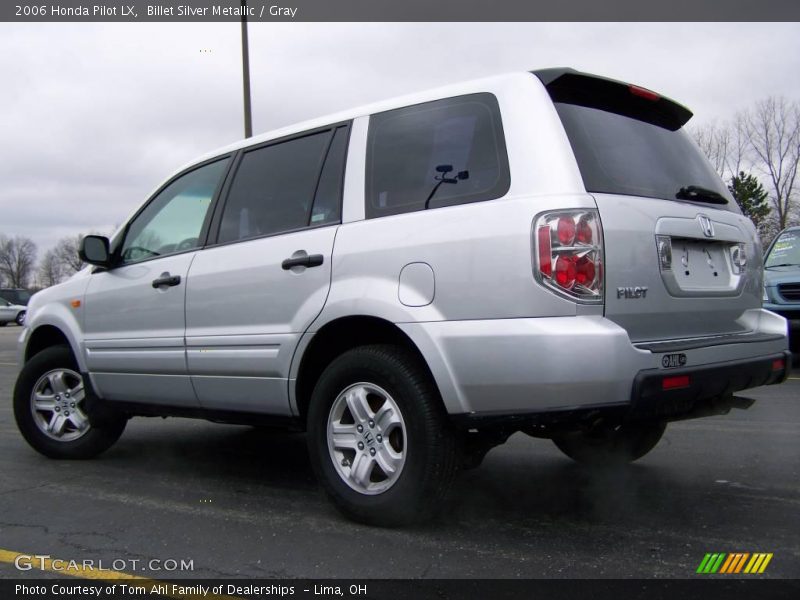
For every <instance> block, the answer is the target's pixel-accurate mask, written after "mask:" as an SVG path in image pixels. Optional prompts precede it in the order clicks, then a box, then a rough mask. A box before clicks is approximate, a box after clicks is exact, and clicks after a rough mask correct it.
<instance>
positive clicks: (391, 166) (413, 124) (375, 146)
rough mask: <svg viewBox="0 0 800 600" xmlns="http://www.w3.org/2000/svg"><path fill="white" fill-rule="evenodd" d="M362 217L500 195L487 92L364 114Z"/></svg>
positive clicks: (502, 185)
mask: <svg viewBox="0 0 800 600" xmlns="http://www.w3.org/2000/svg"><path fill="white" fill-rule="evenodd" d="M367 148H368V150H367V181H366V188H367V194H366V195H367V198H366V207H365V211H366V217H367V218H368V219H369V218H374V217H383V216H388V215H396V214H401V213H407V212H413V211H418V210H424V209H426V208H438V207H442V206H453V205H456V204H465V203H468V202H478V201H481V200H492V199H494V198H499V197H501V196H503V195H504V194H505V193H506V192H507V191H508V188H509V183H510V178H509V171H508V157H507V154H506V147H505V140H504V137H503V128H502V124H501V120H500V109H499V107H498V105H497V100H496V99H495V97H494V96H493V95H492V94H488V93H485V94H470V95H467V96H459V97H457V98H448V99H445V100H436V101H434V102H426V103H423V104H417V105H414V106H409V107H405V108H401V109H397V110H391V111H387V112H383V113H379V114H376V115H372V116H371V117H370V124H369V135H368V142H367Z"/></svg>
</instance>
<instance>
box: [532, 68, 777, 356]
mask: <svg viewBox="0 0 800 600" xmlns="http://www.w3.org/2000/svg"><path fill="white" fill-rule="evenodd" d="M543 81H545V83H546V85H547V88H548V91H549V92H550V95H551V98H552V99H553V101H554V102H555V107H556V110H557V112H558V114H559V116H560V117H561V121H562V123H563V125H564V128H565V130H566V133H567V136H568V137H569V139H570V143H571V145H572V148H573V151H574V153H575V157H576V160H577V162H578V166H579V168H580V171H581V175H582V177H583V180H584V184H585V186H586V189H587V191H588V192H590V193H591V194H592V195H593V196H594V198H595V201H596V203H597V207H598V209H599V212H600V219H601V221H602V226H603V235H604V245H605V269H604V273H605V286H606V289H605V313H606V316H607V317H608V318H610V319H612V320H613V321H615V322H617V323H618V324H620V325H621V326H622V327H624V328H625V329H626V330H627V332H628V334H629V336H630V337H631V339H632V340H633V341H645V340H664V339H673V338H686V337H701V336H712V335H720V334H728V333H741V332H744V331H747V330H748V329H749V328H750V326H749V325H748V323H747V322H746V319H744V318H743V314H744V313H745V311H747V310H748V309H753V308H759V307H760V306H761V258H760V249H759V247H758V243H757V236H756V233H755V228H754V227H753V225H752V223H751V222H750V221H749V219H747V218H746V217H744V216H742V215H741V213H740V211H739V209H738V207H737V205H736V203H735V201H734V200H733V198H732V197H731V196H730V194H729V192H728V190H727V189H726V187H725V185H724V184H723V182H722V181H721V180H720V178H719V177H718V176H717V174H716V173H715V172H714V170H713V169H712V167H711V166H710V164H709V163H708V161H707V160H706V158H705V157H704V156H703V155H702V153H701V151H700V150H699V148H698V147H697V146H696V144H695V143H694V142H693V141H692V140H691V139H690V137H689V135H688V134H687V133H686V132H685V131H684V130H683V129H682V126H683V124H684V123H685V122H686V121H687V120H688V119H689V118H690V117H691V113H690V112H689V111H688V110H687V109H685V108H684V107H682V106H680V105H678V104H676V103H675V102H673V101H671V100H669V99H667V98H664V97H662V96H660V95H658V94H655V93H653V92H651V91H649V90H645V89H642V88H638V87H636V86H629V85H627V84H622V83H619V82H615V81H611V80H607V79H601V78H596V77H592V76H586V75H583V74H578V73H575V72H572V73H566V74H563V75H561V76H560V77H557V78H555V79H553V80H552V81H549V82H548V81H547V78H546V77H545V78H543Z"/></svg>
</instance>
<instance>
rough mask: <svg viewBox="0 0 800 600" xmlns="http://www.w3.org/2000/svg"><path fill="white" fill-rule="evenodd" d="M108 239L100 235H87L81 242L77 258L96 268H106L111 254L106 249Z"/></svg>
mask: <svg viewBox="0 0 800 600" xmlns="http://www.w3.org/2000/svg"><path fill="white" fill-rule="evenodd" d="M108 247H109V244H108V238H107V237H104V236H102V235H87V236H85V237H84V238H83V239H82V240H81V247H80V249H79V250H78V256H80V258H81V260H82V261H83V262H85V263H89V264H90V265H95V266H98V267H108V266H109V265H110V263H111V253H110V251H109V249H108Z"/></svg>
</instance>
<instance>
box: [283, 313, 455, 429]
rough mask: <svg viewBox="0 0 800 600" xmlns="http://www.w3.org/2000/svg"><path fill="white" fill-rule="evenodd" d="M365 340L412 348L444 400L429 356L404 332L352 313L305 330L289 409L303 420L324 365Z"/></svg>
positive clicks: (298, 353) (365, 341) (387, 323)
mask: <svg viewBox="0 0 800 600" xmlns="http://www.w3.org/2000/svg"><path fill="white" fill-rule="evenodd" d="M368 344H394V345H397V346H400V347H403V348H406V349H407V350H409V351H410V352H412V353H413V354H414V355H415V356H416V357H417V358H418V359H419V360H420V364H422V365H423V367H424V368H425V370H426V371H427V372H428V374H429V375H430V377H431V380H432V381H433V382H434V384H435V385H436V388H437V391H438V392H439V398H440V401H442V402H444V401H443V398H442V390H441V387H440V385H439V382H438V381H437V378H436V376H435V375H434V373H433V372H432V370H431V368H430V365H429V364H428V360H427V359H426V357H425V355H424V354H423V352H422V351H421V350H420V348H419V347H418V346H417V344H416V343H415V342H414V341H413V340H412V339H411V337H410V336H409V335H408V334H407V333H405V332H404V331H403V330H402V329H401V328H400V327H398V326H397V325H395V324H394V323H392V322H391V321H387V320H385V319H382V318H380V317H374V316H369V315H355V316H347V317H340V318H337V319H334V320H332V321H330V322H328V323H326V324H325V325H324V326H322V327H321V328H320V329H318V330H317V331H316V332H315V333H306V334H304V336H303V338H302V339H301V342H300V344H299V346H298V351H297V354H296V355H295V359H294V360H293V368H292V376H291V378H290V380H289V383H290V389H289V398H290V403H291V408H292V411H293V412H294V413H295V414H296V415H298V416H299V417H300V418H301V419H302V420H303V421H304V420H305V419H306V416H307V414H308V406H309V403H310V401H311V394H312V392H313V391H314V387H315V386H316V383H317V381H318V380H319V377H320V375H322V372H323V371H324V370H325V368H326V367H327V366H328V365H329V364H330V363H331V362H332V361H333V360H334V359H335V358H336V357H338V356H340V355H341V354H342V353H344V352H347V351H348V350H351V349H353V348H356V347H358V346H364V345H368ZM295 365H296V366H295ZM445 406H446V405H445Z"/></svg>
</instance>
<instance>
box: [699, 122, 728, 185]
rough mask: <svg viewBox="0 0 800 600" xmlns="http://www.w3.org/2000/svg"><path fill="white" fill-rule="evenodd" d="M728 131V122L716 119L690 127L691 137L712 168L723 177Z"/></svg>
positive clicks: (726, 160)
mask: <svg viewBox="0 0 800 600" xmlns="http://www.w3.org/2000/svg"><path fill="white" fill-rule="evenodd" d="M730 132H731V129H730V126H729V124H727V123H724V122H723V123H718V122H716V121H712V122H711V123H707V124H705V125H700V126H698V127H695V128H693V129H692V137H694V140H695V141H696V142H697V145H698V146H700V149H701V150H702V151H703V154H705V155H706V158H708V160H709V162H711V165H712V166H713V167H714V170H715V171H716V172H717V174H718V175H719V176H720V177H721V178H723V179H724V178H725V171H726V170H727V165H728V148H729V146H730Z"/></svg>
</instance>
